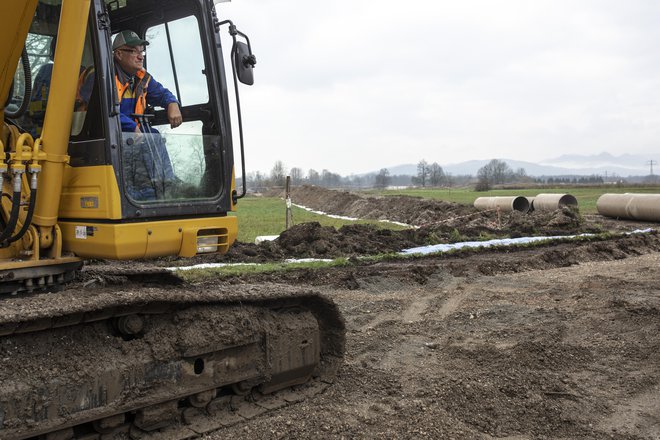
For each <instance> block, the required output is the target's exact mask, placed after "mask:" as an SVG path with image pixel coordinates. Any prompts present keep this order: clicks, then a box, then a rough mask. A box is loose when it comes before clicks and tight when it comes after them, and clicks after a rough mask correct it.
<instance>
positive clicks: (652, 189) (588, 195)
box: [365, 185, 660, 214]
mask: <svg viewBox="0 0 660 440" xmlns="http://www.w3.org/2000/svg"><path fill="white" fill-rule="evenodd" d="M365 192H366V193H367V194H374V195H386V196H387V195H407V196H416V197H423V198H426V199H439V200H445V201H448V202H456V203H461V204H464V205H472V204H473V203H474V201H475V199H476V198H477V197H496V196H524V197H533V196H536V195H537V194H541V193H566V194H571V195H573V196H575V198H577V200H578V206H579V208H580V212H581V213H583V214H596V212H597V211H596V201H597V200H598V197H600V196H601V195H603V194H605V193H626V192H631V193H660V187H658V186H622V187H618V186H614V185H612V186H609V185H608V186H597V187H580V186H565V187H557V188H531V189H530V188H526V189H495V190H491V191H481V192H477V191H474V190H472V189H466V188H452V189H447V188H410V189H396V190H378V191H376V190H371V191H365Z"/></svg>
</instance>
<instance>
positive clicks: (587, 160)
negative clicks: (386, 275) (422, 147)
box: [388, 152, 660, 177]
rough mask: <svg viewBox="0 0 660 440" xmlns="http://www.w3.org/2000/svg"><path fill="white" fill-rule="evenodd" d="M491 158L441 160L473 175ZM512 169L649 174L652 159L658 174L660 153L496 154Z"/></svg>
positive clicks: (411, 169) (412, 167) (393, 170)
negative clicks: (530, 157)
mask: <svg viewBox="0 0 660 440" xmlns="http://www.w3.org/2000/svg"><path fill="white" fill-rule="evenodd" d="M490 160H491V159H484V160H469V161H465V162H460V163H452V164H442V163H440V165H441V166H442V169H443V170H444V171H445V172H446V173H450V174H452V175H465V174H471V175H476V174H477V171H478V170H479V168H481V167H483V166H484V165H486V164H487V163H488V162H490ZM499 160H502V161H504V162H506V163H507V164H508V165H509V166H510V167H511V169H513V170H514V171H515V170H517V169H519V168H524V169H525V172H526V173H527V175H528V176H535V177H540V176H590V175H594V174H595V175H600V176H615V175H617V176H620V177H629V176H646V175H649V174H650V166H649V161H650V160H653V161H654V162H655V163H654V164H653V174H655V175H658V174H660V154H649V155H644V156H642V155H635V154H622V155H620V156H614V155H612V154H610V153H606V152H604V153H600V154H596V155H579V154H565V155H562V156H559V157H556V158H552V159H547V160H543V161H540V162H538V163H535V162H525V161H521V160H514V159H505V158H499ZM388 170H389V171H390V174H391V175H397V174H398V175H402V174H406V175H413V176H414V175H416V174H417V164H416V163H415V164H402V165H396V166H392V167H388Z"/></svg>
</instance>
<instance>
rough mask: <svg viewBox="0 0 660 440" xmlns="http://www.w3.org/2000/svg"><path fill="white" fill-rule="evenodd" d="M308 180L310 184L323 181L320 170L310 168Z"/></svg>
mask: <svg viewBox="0 0 660 440" xmlns="http://www.w3.org/2000/svg"><path fill="white" fill-rule="evenodd" d="M307 181H308V182H309V184H310V185H318V184H319V183H320V182H321V177H320V176H319V172H318V171H316V170H315V169H313V168H310V169H309V171H308V172H307Z"/></svg>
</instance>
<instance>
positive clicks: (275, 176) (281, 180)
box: [270, 160, 286, 186]
mask: <svg viewBox="0 0 660 440" xmlns="http://www.w3.org/2000/svg"><path fill="white" fill-rule="evenodd" d="M270 180H271V181H272V183H273V185H276V186H284V184H285V183H286V167H285V166H284V162H282V161H281V160H278V161H276V162H275V165H273V169H272V170H270Z"/></svg>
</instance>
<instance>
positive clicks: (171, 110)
mask: <svg viewBox="0 0 660 440" xmlns="http://www.w3.org/2000/svg"><path fill="white" fill-rule="evenodd" d="M148 45H149V42H148V41H147V40H143V39H142V38H140V37H138V35H137V34H136V33H135V32H133V31H128V30H126V31H122V32H120V33H119V34H117V36H116V37H115V40H114V41H113V43H112V52H113V54H114V60H115V71H116V76H115V81H116V83H117V93H118V95H119V101H120V105H119V109H120V112H121V128H122V131H135V132H138V133H140V127H139V125H138V124H137V122H135V121H134V120H133V118H131V117H130V115H131V114H132V113H135V114H143V113H144V110H145V108H146V107H147V104H149V105H153V106H159V107H163V108H164V109H166V110H167V120H168V122H169V123H170V126H171V127H172V128H175V127H178V126H179V125H181V122H182V121H183V119H182V117H181V110H180V109H179V102H178V101H177V99H176V97H175V96H174V95H173V94H172V92H170V91H169V90H167V89H166V88H165V87H163V86H162V85H161V84H160V83H159V82H158V81H156V80H155V79H153V78H152V77H151V75H149V74H148V73H147V71H146V70H144V55H145V47H146V46H148Z"/></svg>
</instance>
